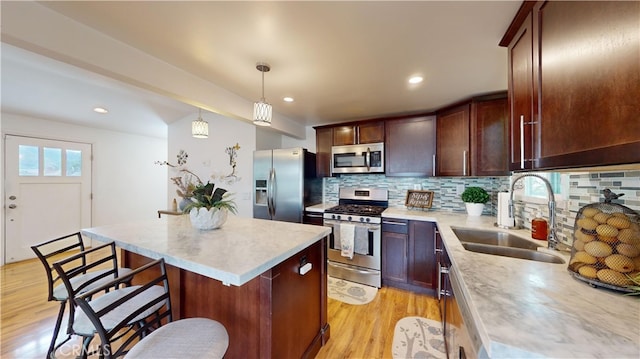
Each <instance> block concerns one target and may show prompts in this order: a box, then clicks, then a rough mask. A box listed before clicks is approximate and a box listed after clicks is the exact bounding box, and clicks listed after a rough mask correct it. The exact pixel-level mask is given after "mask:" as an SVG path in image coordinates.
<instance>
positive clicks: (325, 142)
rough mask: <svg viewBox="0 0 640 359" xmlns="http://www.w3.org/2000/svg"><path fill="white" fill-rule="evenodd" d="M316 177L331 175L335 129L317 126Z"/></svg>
mask: <svg viewBox="0 0 640 359" xmlns="http://www.w3.org/2000/svg"><path fill="white" fill-rule="evenodd" d="M315 130H316V177H318V178H322V177H330V176H331V146H332V145H333V129H332V128H331V127H316V128H315Z"/></svg>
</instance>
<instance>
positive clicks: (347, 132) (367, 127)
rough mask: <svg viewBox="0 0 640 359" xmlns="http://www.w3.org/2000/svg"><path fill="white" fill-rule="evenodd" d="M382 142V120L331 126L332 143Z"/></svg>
mask: <svg viewBox="0 0 640 359" xmlns="http://www.w3.org/2000/svg"><path fill="white" fill-rule="evenodd" d="M376 142H384V121H371V122H363V123H360V124H356V125H346V126H336V127H334V128H333V145H334V146H341V145H356V144H361V143H376Z"/></svg>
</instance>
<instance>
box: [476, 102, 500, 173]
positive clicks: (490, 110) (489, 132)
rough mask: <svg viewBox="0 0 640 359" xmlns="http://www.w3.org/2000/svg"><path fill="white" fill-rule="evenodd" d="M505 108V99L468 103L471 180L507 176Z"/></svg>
mask: <svg viewBox="0 0 640 359" xmlns="http://www.w3.org/2000/svg"><path fill="white" fill-rule="evenodd" d="M508 109H509V106H508V101H507V98H506V96H503V95H500V96H499V97H498V98H495V99H489V100H486V101H473V102H472V103H471V121H470V122H471V123H470V126H471V136H470V140H471V149H470V154H469V158H470V161H469V163H470V166H471V169H470V170H471V175H472V176H505V175H507V174H508V173H509V165H508V160H509V149H508V135H507V134H508V131H509V111H508Z"/></svg>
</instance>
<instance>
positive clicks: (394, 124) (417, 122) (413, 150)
mask: <svg viewBox="0 0 640 359" xmlns="http://www.w3.org/2000/svg"><path fill="white" fill-rule="evenodd" d="M385 133H386V135H385V138H386V142H385V163H386V169H385V173H386V175H387V176H410V177H425V176H433V175H434V174H435V173H434V172H435V169H434V167H433V165H434V156H435V153H436V123H435V117H434V116H421V117H414V118H403V119H394V120H387V121H386V123H385Z"/></svg>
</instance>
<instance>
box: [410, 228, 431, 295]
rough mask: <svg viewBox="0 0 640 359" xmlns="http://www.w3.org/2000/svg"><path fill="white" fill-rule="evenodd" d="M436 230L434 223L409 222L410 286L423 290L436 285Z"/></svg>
mask: <svg viewBox="0 0 640 359" xmlns="http://www.w3.org/2000/svg"><path fill="white" fill-rule="evenodd" d="M434 228H435V224H434V223H433V222H423V221H409V238H410V239H409V263H408V264H409V284H412V285H415V286H419V287H421V288H428V289H434V288H435V284H436V270H437V267H436V266H437V258H436V253H435V237H434Z"/></svg>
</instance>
